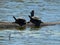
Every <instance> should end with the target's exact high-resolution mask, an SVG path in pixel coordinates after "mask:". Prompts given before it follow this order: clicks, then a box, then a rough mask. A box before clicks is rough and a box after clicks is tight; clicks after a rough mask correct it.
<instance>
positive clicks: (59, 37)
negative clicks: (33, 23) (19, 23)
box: [0, 0, 60, 45]
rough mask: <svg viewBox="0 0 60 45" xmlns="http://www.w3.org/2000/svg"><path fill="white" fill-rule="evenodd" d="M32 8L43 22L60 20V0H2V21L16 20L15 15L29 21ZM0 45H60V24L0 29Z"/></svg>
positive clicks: (0, 16) (0, 9)
mask: <svg viewBox="0 0 60 45" xmlns="http://www.w3.org/2000/svg"><path fill="white" fill-rule="evenodd" d="M31 10H35V16H39V18H40V19H41V20H42V21H43V22H57V21H60V1H59V0H0V21H7V22H14V21H15V20H14V19H13V16H15V17H16V18H19V17H22V18H24V19H26V20H27V21H29V18H28V15H30V12H31ZM0 45H60V25H54V26H45V27H40V28H32V27H27V28H20V29H0Z"/></svg>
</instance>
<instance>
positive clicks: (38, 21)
mask: <svg viewBox="0 0 60 45" xmlns="http://www.w3.org/2000/svg"><path fill="white" fill-rule="evenodd" d="M29 18H30V22H32V23H33V24H34V25H35V26H40V24H41V23H43V22H42V21H41V20H39V18H38V17H35V16H34V10H32V11H31V16H30V15H29Z"/></svg>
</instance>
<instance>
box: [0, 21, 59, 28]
mask: <svg viewBox="0 0 60 45" xmlns="http://www.w3.org/2000/svg"><path fill="white" fill-rule="evenodd" d="M56 24H60V22H45V23H41V25H40V26H51V25H56ZM25 26H34V25H33V24H31V23H27V24H26V25H25ZM17 27H21V26H19V25H18V24H16V23H14V22H0V28H17Z"/></svg>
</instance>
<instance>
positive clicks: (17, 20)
mask: <svg viewBox="0 0 60 45" xmlns="http://www.w3.org/2000/svg"><path fill="white" fill-rule="evenodd" d="M13 18H14V19H15V23H17V24H19V25H20V26H23V25H25V24H26V20H25V19H21V18H18V19H16V18H15V16H13Z"/></svg>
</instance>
